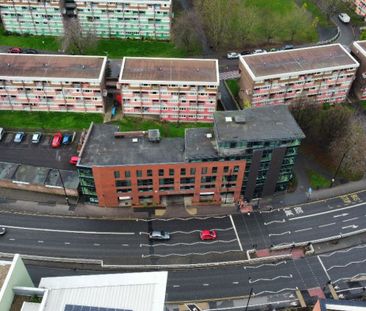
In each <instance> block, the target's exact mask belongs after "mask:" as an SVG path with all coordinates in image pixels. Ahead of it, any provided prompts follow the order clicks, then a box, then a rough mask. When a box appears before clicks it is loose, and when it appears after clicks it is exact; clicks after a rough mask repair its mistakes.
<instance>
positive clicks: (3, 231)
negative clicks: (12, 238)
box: [0, 227, 6, 235]
mask: <svg viewBox="0 0 366 311" xmlns="http://www.w3.org/2000/svg"><path fill="white" fill-rule="evenodd" d="M5 233H6V228H5V227H1V228H0V235H4V234H5Z"/></svg>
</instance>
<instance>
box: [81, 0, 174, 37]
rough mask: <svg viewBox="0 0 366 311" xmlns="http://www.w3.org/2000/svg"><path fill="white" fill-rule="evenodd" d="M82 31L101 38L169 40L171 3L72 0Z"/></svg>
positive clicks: (142, 0)
mask: <svg viewBox="0 0 366 311" xmlns="http://www.w3.org/2000/svg"><path fill="white" fill-rule="evenodd" d="M75 3H76V6H77V16H78V19H79V23H80V25H81V28H82V29H83V30H84V31H92V32H94V33H95V34H96V35H97V36H98V37H103V38H109V37H111V38H132V39H142V38H147V39H157V40H169V39H170V30H171V19H172V1H171V0H153V1H151V0H148V1H147V0H122V1H120V0H95V1H94V0H93V1H90V0H75Z"/></svg>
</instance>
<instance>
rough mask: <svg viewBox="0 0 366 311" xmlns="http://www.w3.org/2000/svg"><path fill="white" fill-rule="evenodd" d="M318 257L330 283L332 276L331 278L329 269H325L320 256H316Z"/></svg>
mask: <svg viewBox="0 0 366 311" xmlns="http://www.w3.org/2000/svg"><path fill="white" fill-rule="evenodd" d="M316 257H318V260H319V263H320V265H321V266H322V268H323V271H324V273H325V275H326V276H327V278H328V280H329V281H330V276H329V274H328V271H327V269H325V267H324V264H323V261H322V260H321V258H320V256H316Z"/></svg>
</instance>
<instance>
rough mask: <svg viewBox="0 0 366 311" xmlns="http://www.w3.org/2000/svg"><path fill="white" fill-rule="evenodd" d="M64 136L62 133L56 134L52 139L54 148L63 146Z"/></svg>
mask: <svg viewBox="0 0 366 311" xmlns="http://www.w3.org/2000/svg"><path fill="white" fill-rule="evenodd" d="M61 141H62V134H61V133H60V132H58V133H56V134H55V135H54V136H53V138H52V144H51V146H52V148H58V147H60V146H61Z"/></svg>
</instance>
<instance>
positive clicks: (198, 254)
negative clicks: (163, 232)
mask: <svg viewBox="0 0 366 311" xmlns="http://www.w3.org/2000/svg"><path fill="white" fill-rule="evenodd" d="M233 252H238V250H237V249H232V250H227V251H223V252H218V251H212V252H205V253H186V254H177V253H172V254H151V255H150V254H149V255H144V254H142V255H141V257H142V258H149V257H161V258H164V257H171V256H178V257H186V256H192V255H197V256H207V255H212V254H227V253H233Z"/></svg>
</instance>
